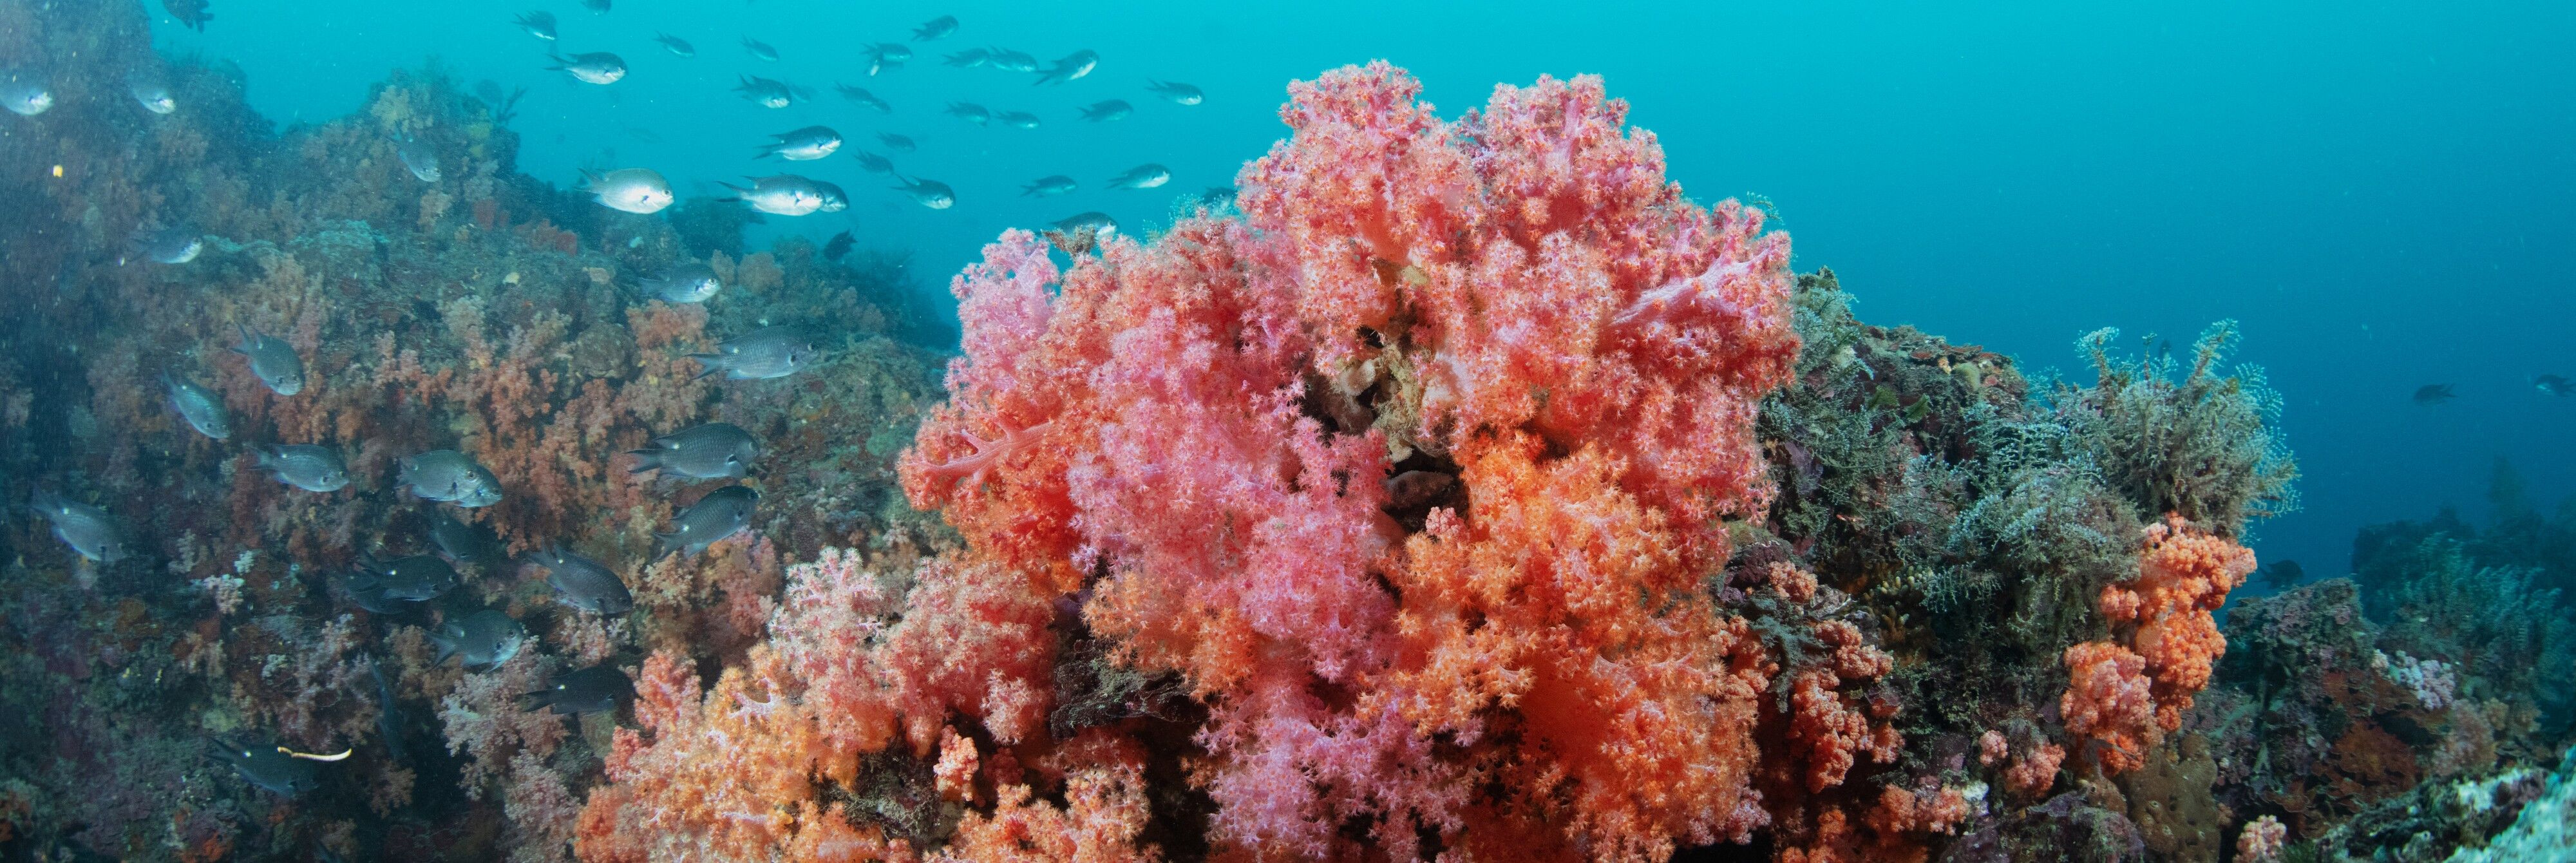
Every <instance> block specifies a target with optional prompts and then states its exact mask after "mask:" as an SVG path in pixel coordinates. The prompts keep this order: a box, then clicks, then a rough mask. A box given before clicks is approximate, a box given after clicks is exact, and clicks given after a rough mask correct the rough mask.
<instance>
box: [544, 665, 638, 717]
mask: <svg viewBox="0 0 2576 863" xmlns="http://www.w3.org/2000/svg"><path fill="white" fill-rule="evenodd" d="M634 698H635V680H634V678H631V677H627V676H626V672H623V671H619V670H617V666H614V665H609V664H607V663H601V664H599V665H594V666H591V667H589V668H583V669H577V670H573V671H566V672H561V673H558V674H556V675H555V676H553V677H551V678H548V679H547V680H546V688H544V689H540V690H537V691H535V692H531V693H528V694H526V695H522V696H520V697H519V704H520V709H522V710H541V709H546V708H553V710H554V712H556V713H558V714H562V715H565V716H572V715H575V714H582V713H606V712H608V711H611V710H616V709H617V706H618V705H619V704H622V703H625V702H627V701H631V700H634Z"/></svg>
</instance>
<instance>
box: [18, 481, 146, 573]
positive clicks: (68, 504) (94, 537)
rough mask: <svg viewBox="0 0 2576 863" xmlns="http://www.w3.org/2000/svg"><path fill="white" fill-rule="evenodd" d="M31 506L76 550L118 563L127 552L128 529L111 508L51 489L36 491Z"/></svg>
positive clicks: (104, 561)
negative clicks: (118, 521) (108, 511)
mask: <svg viewBox="0 0 2576 863" xmlns="http://www.w3.org/2000/svg"><path fill="white" fill-rule="evenodd" d="M27 506H28V508H30V509H33V510H35V511H36V514H37V515H41V516H44V517H45V520H46V521H47V522H51V523H52V524H53V527H54V538H55V539H59V540H62V541H63V544H64V545H67V546H71V549H72V553H74V554H78V555H80V556H82V557H85V558H88V559H90V560H94V561H97V562H99V563H115V562H116V561H117V559H118V558H122V557H124V556H125V537H124V531H122V530H120V529H118V528H117V526H116V518H115V517H114V516H110V515H108V514H107V510H103V509H99V508H98V507H94V506H91V505H89V504H85V503H80V502H78V501H74V500H69V499H66V498H64V497H63V496H61V495H57V494H54V493H53V492H49V491H38V492H36V496H35V498H34V499H33V500H30V501H28V502H27Z"/></svg>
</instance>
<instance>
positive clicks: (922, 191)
mask: <svg viewBox="0 0 2576 863" xmlns="http://www.w3.org/2000/svg"><path fill="white" fill-rule="evenodd" d="M895 179H897V180H903V177H901V176H897V177H895ZM894 188H895V190H896V191H899V192H902V193H904V194H905V195H906V196H909V197H911V198H912V202H913V203H916V204H920V205H922V206H924V207H929V208H931V209H933V210H945V209H948V208H950V207H954V206H957V191H956V190H955V189H951V188H948V184H947V183H942V182H939V181H938V180H904V184H903V185H900V186H896V187H894Z"/></svg>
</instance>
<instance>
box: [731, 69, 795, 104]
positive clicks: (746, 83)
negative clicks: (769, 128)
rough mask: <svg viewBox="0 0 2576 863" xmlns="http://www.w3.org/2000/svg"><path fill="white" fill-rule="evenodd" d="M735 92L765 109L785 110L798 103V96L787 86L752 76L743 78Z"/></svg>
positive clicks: (735, 86)
mask: <svg viewBox="0 0 2576 863" xmlns="http://www.w3.org/2000/svg"><path fill="white" fill-rule="evenodd" d="M733 91H734V92H736V93H740V94H742V97H743V98H745V99H749V100H751V101H752V102H753V103H755V104H758V105H759V106H761V107H763V108H784V107H787V106H788V105H791V104H794V103H795V102H796V94H795V93H794V92H793V91H791V90H789V89H788V87H787V85H786V84H784V83H782V82H778V81H772V80H769V79H767V78H757V77H753V76H750V75H745V76H743V77H742V83H740V84H735V85H734V86H733Z"/></svg>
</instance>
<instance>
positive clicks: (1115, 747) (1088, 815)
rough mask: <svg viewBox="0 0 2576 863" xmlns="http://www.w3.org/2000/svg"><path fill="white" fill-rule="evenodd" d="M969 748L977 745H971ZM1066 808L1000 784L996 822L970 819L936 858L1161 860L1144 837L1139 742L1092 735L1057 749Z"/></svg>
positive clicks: (1027, 862)
mask: <svg viewBox="0 0 2576 863" xmlns="http://www.w3.org/2000/svg"><path fill="white" fill-rule="evenodd" d="M970 745H971V744H970ZM1051 760H1052V761H1053V762H1054V764H1053V765H1052V766H1054V767H1055V769H1056V770H1057V771H1059V772H1061V773H1062V774H1063V776H1064V801H1065V803H1064V805H1063V806H1061V807H1058V806H1056V805H1054V804H1051V803H1048V802H1046V801H1043V800H1038V799H1036V798H1037V795H1036V792H1035V791H1034V790H1032V789H1031V788H1029V786H1026V785H1021V784H1017V783H1012V784H1005V785H1002V786H1001V787H1000V789H999V795H998V796H999V797H1000V803H999V804H998V805H996V806H995V807H994V808H993V812H992V814H990V815H986V814H982V813H978V812H971V811H970V812H968V813H967V814H966V817H965V819H964V820H962V821H960V822H958V825H957V835H956V836H955V837H954V838H953V839H951V840H950V842H949V845H948V847H947V848H946V849H945V850H943V851H941V852H940V853H939V854H938V855H937V856H936V857H934V858H933V859H935V860H940V861H969V860H971V861H977V863H1146V861H1152V860H1159V859H1161V858H1162V854H1161V852H1160V850H1158V849H1156V848H1155V847H1154V846H1153V845H1152V844H1150V843H1143V844H1140V843H1139V842H1138V838H1139V837H1140V836H1142V835H1143V834H1144V832H1145V823H1146V820H1147V815H1148V813H1147V809H1146V805H1145V753H1144V751H1143V750H1142V749H1141V748H1139V747H1138V746H1137V745H1136V744H1135V743H1134V742H1133V741H1130V740H1127V739H1125V738H1122V737H1118V736H1116V735H1113V734H1110V733H1108V732H1106V731H1101V730H1099V729H1094V730H1092V731H1090V732H1087V733H1085V734H1084V735H1082V736H1080V737H1077V738H1075V739H1073V740H1072V741H1069V742H1067V743H1066V744H1065V745H1064V746H1063V747H1062V748H1060V749H1059V750H1057V753H1056V755H1055V757H1054V758H1053V759H1051Z"/></svg>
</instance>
